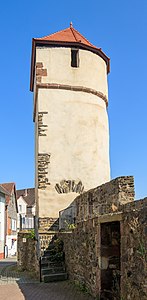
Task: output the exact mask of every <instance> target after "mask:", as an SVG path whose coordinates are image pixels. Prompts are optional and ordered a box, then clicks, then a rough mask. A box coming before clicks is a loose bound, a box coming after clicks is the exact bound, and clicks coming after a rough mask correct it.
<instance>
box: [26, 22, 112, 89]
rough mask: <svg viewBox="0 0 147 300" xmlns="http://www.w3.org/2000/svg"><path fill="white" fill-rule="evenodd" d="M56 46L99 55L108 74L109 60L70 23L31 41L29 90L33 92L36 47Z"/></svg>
mask: <svg viewBox="0 0 147 300" xmlns="http://www.w3.org/2000/svg"><path fill="white" fill-rule="evenodd" d="M44 45H45V46H46V45H47V46H55V47H56V46H57V47H60V46H61V47H63V46H65V47H74V46H76V47H79V48H81V49H85V50H88V51H92V52H94V53H96V54H97V55H99V56H100V57H101V58H102V59H103V60H104V61H105V62H106V65H107V73H109V72H110V59H109V57H107V55H106V54H105V53H104V52H103V51H102V50H101V48H97V47H96V46H94V45H93V44H91V43H90V42H89V41H88V40H87V39H86V38H85V37H84V36H83V35H82V34H81V33H80V32H78V31H77V30H76V29H75V28H73V26H72V23H70V27H69V28H66V29H64V30H61V31H58V32H56V33H53V34H51V35H47V36H44V37H41V38H33V40H32V59H31V80H30V90H31V91H33V85H34V70H35V55H36V46H44Z"/></svg>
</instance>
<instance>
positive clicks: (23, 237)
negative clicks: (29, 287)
mask: <svg viewBox="0 0 147 300" xmlns="http://www.w3.org/2000/svg"><path fill="white" fill-rule="evenodd" d="M36 245H37V241H35V239H34V238H33V236H32V237H31V232H30V231H25V232H24V231H23V232H18V239H17V264H18V267H19V269H20V270H26V271H29V272H33V273H34V274H35V275H36V276H37V277H39V261H38V259H37V254H36Z"/></svg>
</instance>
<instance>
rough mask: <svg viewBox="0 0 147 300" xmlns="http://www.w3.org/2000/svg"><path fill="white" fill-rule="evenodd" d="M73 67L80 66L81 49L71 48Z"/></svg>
mask: <svg viewBox="0 0 147 300" xmlns="http://www.w3.org/2000/svg"><path fill="white" fill-rule="evenodd" d="M71 67H73V68H78V67H79V50H78V49H71Z"/></svg>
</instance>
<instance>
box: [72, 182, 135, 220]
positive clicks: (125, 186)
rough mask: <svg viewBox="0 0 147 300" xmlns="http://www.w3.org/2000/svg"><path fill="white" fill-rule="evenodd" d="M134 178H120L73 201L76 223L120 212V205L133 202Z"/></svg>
mask: <svg viewBox="0 0 147 300" xmlns="http://www.w3.org/2000/svg"><path fill="white" fill-rule="evenodd" d="M134 195H135V193H134V178H133V176H122V177H118V178H116V179H113V180H111V181H109V182H107V183H105V184H102V185H100V186H98V187H96V188H94V189H91V190H89V191H88V192H85V193H83V194H82V195H80V196H78V197H77V198H76V199H75V202H76V211H77V217H76V222H77V223H78V222H80V221H81V220H87V219H89V218H91V217H94V216H98V215H102V214H108V213H114V212H116V211H122V205H123V204H125V203H128V202H132V201H134Z"/></svg>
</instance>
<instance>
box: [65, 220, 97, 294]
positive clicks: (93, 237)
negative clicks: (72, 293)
mask: <svg viewBox="0 0 147 300" xmlns="http://www.w3.org/2000/svg"><path fill="white" fill-rule="evenodd" d="M59 237H60V238H61V239H62V240H63V241H64V251H65V263H66V268H67V273H68V274H69V278H70V279H71V280H73V281H75V282H77V283H79V284H80V285H82V286H83V287H86V289H87V290H88V291H90V293H91V294H93V295H94V296H97V295H99V292H100V270H99V267H98V258H99V257H100V246H99V245H100V240H99V238H100V235H99V226H98V222H97V218H96V219H93V220H87V221H86V222H81V223H79V224H78V226H77V227H76V228H75V229H74V230H73V231H72V232H68V233H65V232H64V233H59Z"/></svg>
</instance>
